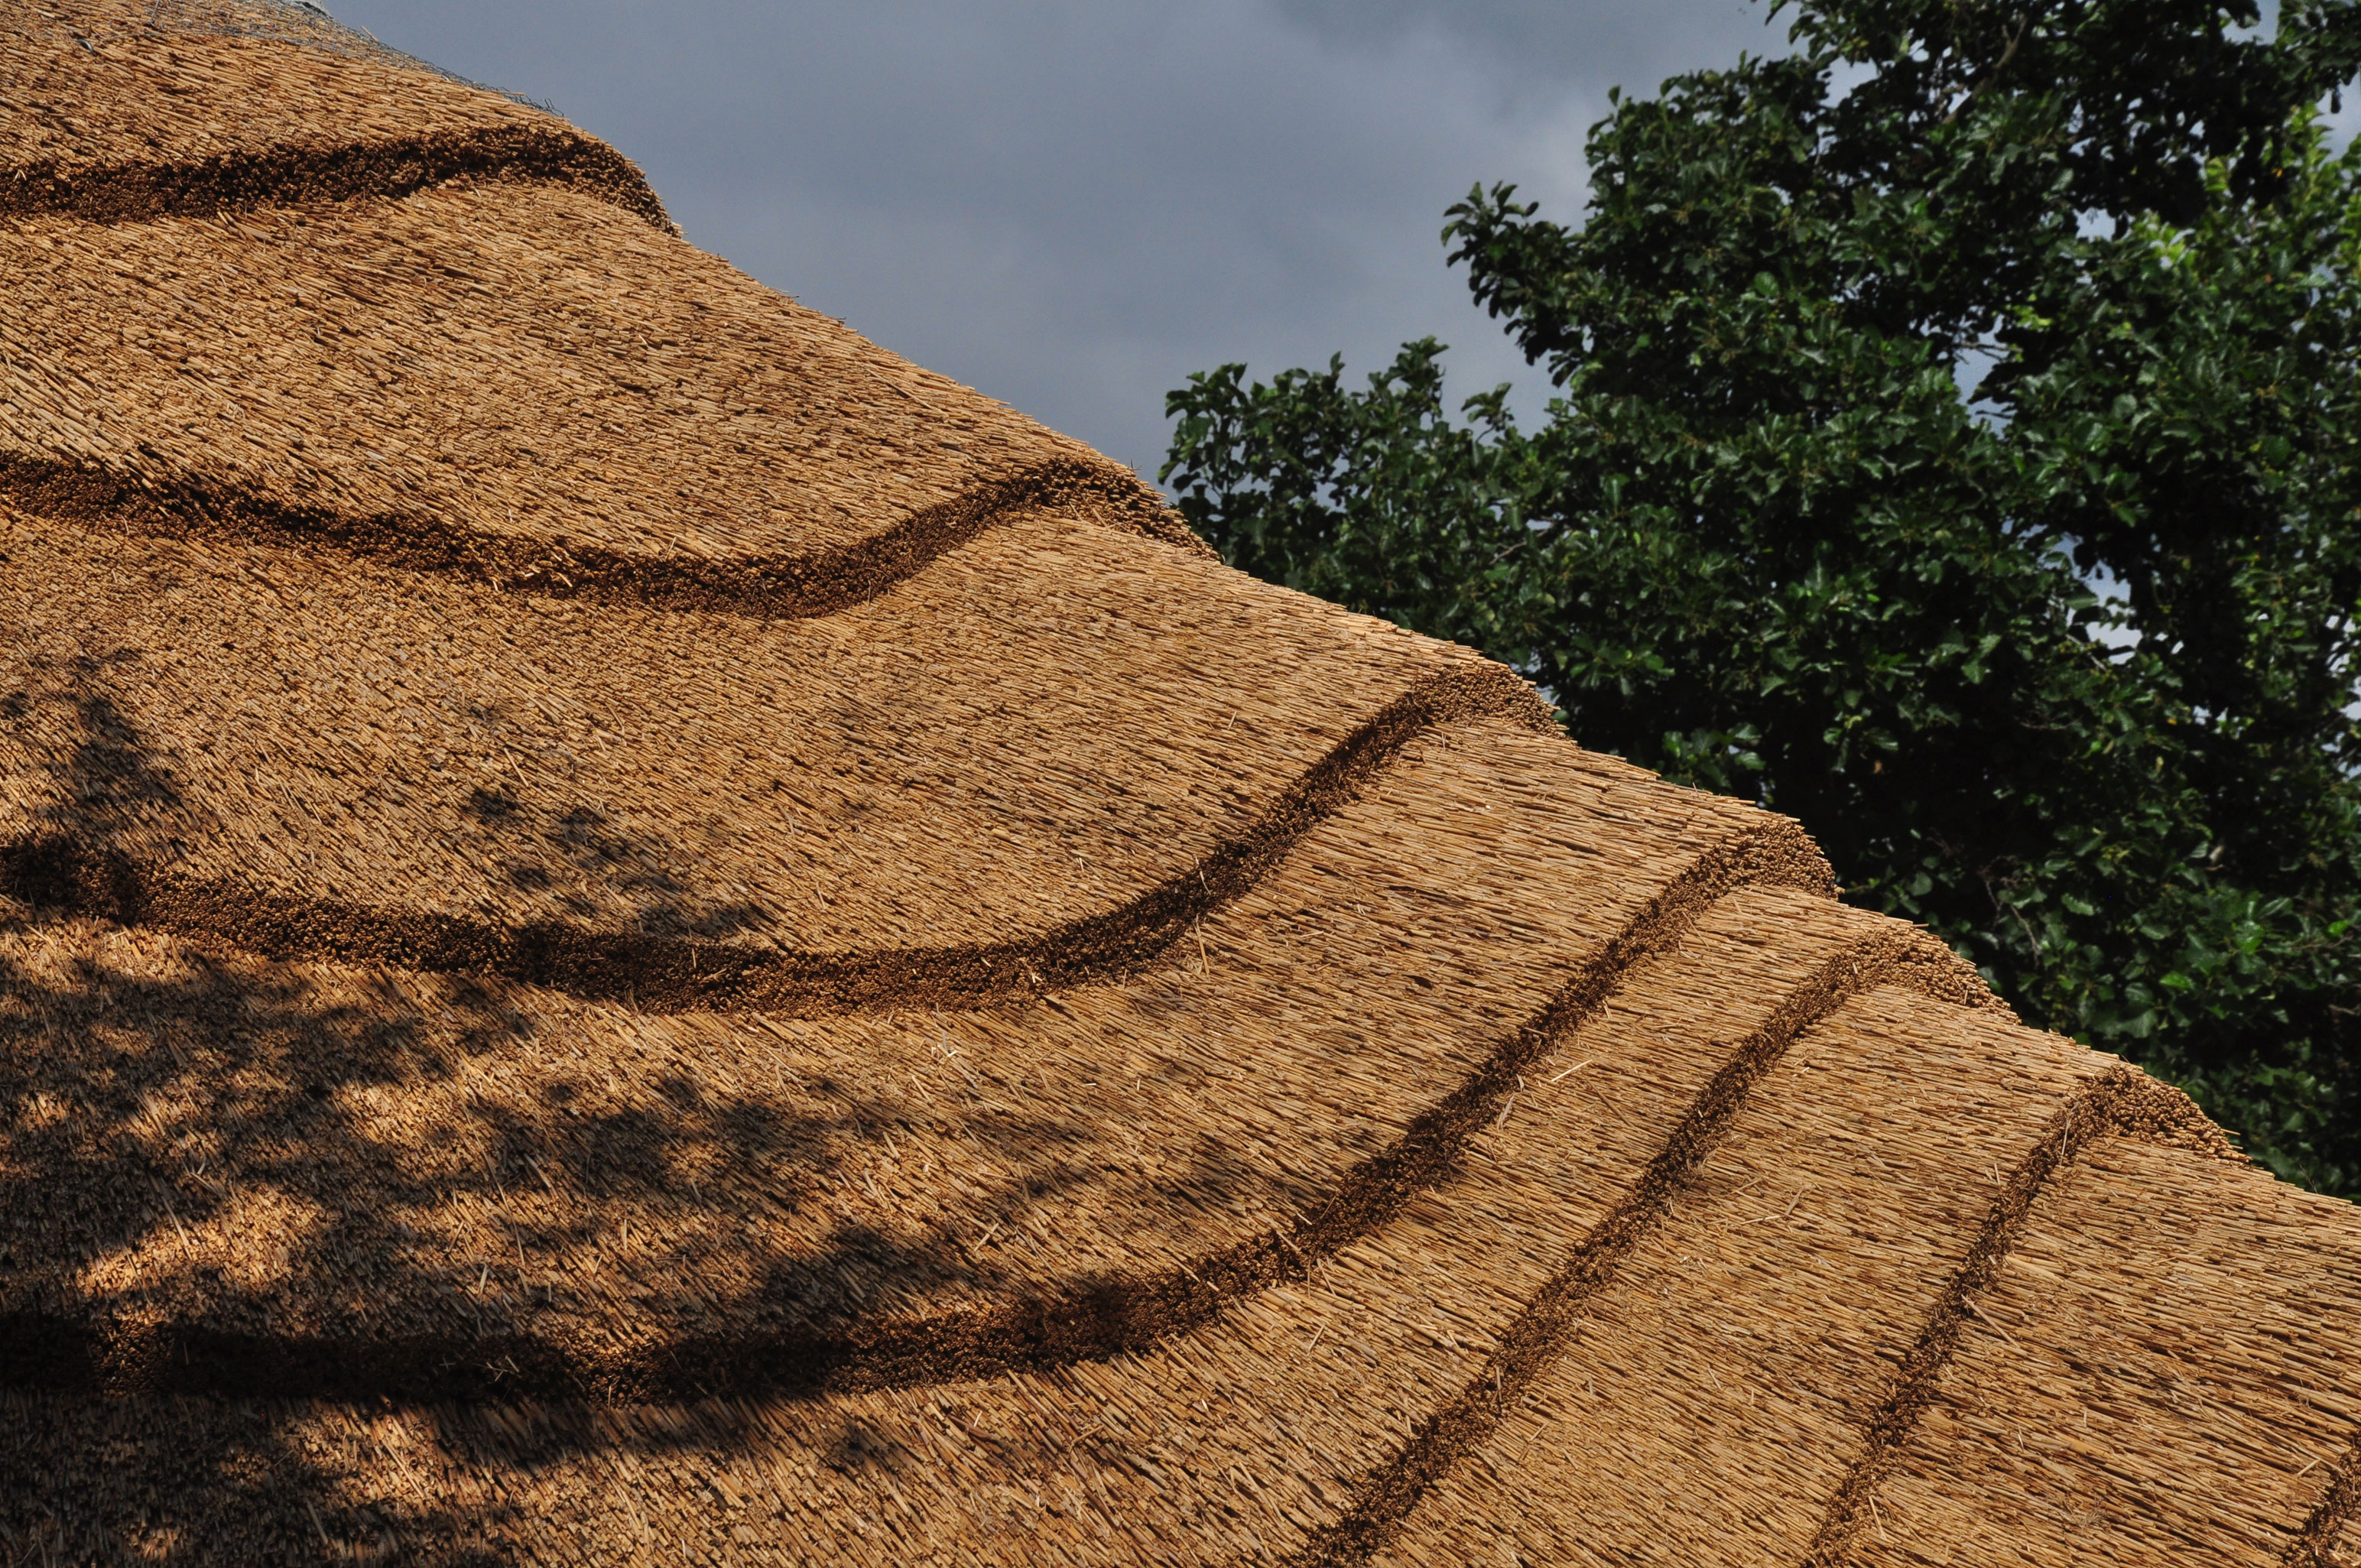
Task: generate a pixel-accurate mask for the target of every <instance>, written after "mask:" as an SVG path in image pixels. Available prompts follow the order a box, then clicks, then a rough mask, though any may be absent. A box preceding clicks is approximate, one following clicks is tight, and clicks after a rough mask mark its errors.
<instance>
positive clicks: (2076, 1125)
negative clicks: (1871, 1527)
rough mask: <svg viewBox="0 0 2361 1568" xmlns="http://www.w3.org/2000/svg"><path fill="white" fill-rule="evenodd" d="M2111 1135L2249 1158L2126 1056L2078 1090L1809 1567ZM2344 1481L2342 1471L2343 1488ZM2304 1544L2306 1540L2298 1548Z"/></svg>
mask: <svg viewBox="0 0 2361 1568" xmlns="http://www.w3.org/2000/svg"><path fill="white" fill-rule="evenodd" d="M2110 1137H2127V1138H2136V1139H2140V1140H2142V1141H2144V1142H2148V1143H2157V1144H2169V1145H2174V1146H2180V1147H2184V1148H2188V1149H2191V1150H2192V1151H2193V1152H2195V1153H2197V1154H2199V1155H2201V1156H2202V1157H2209V1158H2214V1159H2224V1160H2236V1161H2241V1162H2243V1160H2244V1157H2243V1156H2241V1155H2240V1154H2239V1153H2238V1152H2237V1150H2236V1149H2235V1148H2234V1147H2232V1146H2231V1144H2230V1141H2229V1139H2227V1138H2226V1137H2224V1135H2223V1134H2222V1131H2221V1129H2220V1128H2218V1127H2216V1126H2214V1125H2213V1123H2212V1122H2210V1121H2208V1120H2207V1119H2206V1117H2205V1113H2203V1112H2202V1111H2201V1110H2199V1109H2198V1108H2197V1104H2196V1102H2194V1101H2192V1100H2191V1099H2190V1098H2189V1096H2188V1095H2186V1094H2184V1093H2182V1092H2181V1091H2180V1090H2178V1089H2175V1088H2174V1087H2172V1086H2171V1085H2170V1084H2168V1083H2163V1082H2159V1081H2158V1080H2156V1079H2153V1078H2150V1077H2148V1076H2147V1074H2146V1073H2144V1072H2141V1071H2140V1070H2139V1069H2136V1068H2134V1067H2130V1066H2127V1065H2125V1064H2124V1063H2121V1062H2118V1063H2116V1064H2115V1065H2114V1066H2113V1067H2110V1068H2108V1069H2106V1070H2105V1071H2104V1072H2102V1073H2100V1074H2099V1075H2098V1076H2097V1077H2095V1078H2093V1079H2092V1080H2090V1081H2089V1082H2088V1083H2086V1084H2084V1085H2083V1086H2082V1087H2081V1089H2080V1090H2078V1091H2075V1093H2074V1094H2073V1095H2072V1096H2071V1097H2070V1099H2069V1100H2068V1101H2067V1102H2066V1103H2065V1104H2064V1105H2063V1106H2061V1107H2060V1108H2059V1111H2058V1113H2057V1114H2056V1115H2055V1116H2053V1117H2051V1118H2050V1121H2049V1124H2048V1126H2047V1127H2046V1128H2045V1129H2044V1130H2043V1132H2042V1135H2041V1137H2040V1138H2039V1139H2038V1140H2037V1141H2036V1142H2035V1144H2034V1146H2032V1147H2031V1148H2030V1149H2028V1150H2027V1151H2026V1154H2025V1157H2023V1158H2022V1159H2020V1160H2018V1161H2017V1163H2016V1166H2015V1168H2014V1169H2012V1170H2011V1171H2010V1172H2009V1175H2008V1179H2007V1181H2006V1182H2005V1183H2004V1185H2003V1186H2002V1188H2001V1190H2000V1193H1999V1195H1998V1196H1997V1197H1995V1198H1994V1199H1993V1206H1992V1209H1991V1211H1990V1212H1988V1213H1987V1214H1986V1215H1985V1217H1984V1222H1983V1223H1982V1225H1981V1226H1980V1227H1979V1228H1978V1230H1977V1232H1976V1237H1975V1240H1974V1241H1973V1242H1972V1243H1971V1244H1970V1245H1969V1247H1968V1252H1967V1255H1966V1256H1965V1257H1964V1258H1962V1259H1961V1260H1960V1266H1959V1267H1958V1268H1957V1269H1955V1270H1954V1271H1953V1272H1952V1275H1951V1277H1950V1279H1949V1281H1948V1282H1947V1283H1946V1284H1945V1286H1944V1288H1943V1293H1942V1294H1941V1295H1940V1296H1938V1297H1937V1298H1936V1299H1935V1304H1934V1306H1933V1308H1932V1309H1930V1310H1929V1311H1928V1312H1927V1321H1926V1324H1925V1326H1924V1327H1922V1328H1921V1329H1920V1330H1919V1332H1918V1337H1917V1338H1916V1341H1914V1342H1913V1343H1912V1344H1911V1346H1910V1349H1909V1351H1908V1353H1907V1354H1905V1355H1904V1356H1903V1358H1902V1364H1901V1365H1900V1366H1899V1367H1897V1368H1896V1369H1895V1371H1894V1376H1893V1379H1892V1381H1891V1382H1890V1383H1889V1384H1888V1385H1887V1388H1886V1394H1885V1397H1884V1398H1883V1400H1882V1401H1881V1402H1880V1404H1879V1405H1878V1409H1877V1414H1876V1415H1875V1416H1874V1417H1873V1418H1872V1420H1871V1421H1870V1423H1869V1428H1868V1431H1867V1435H1866V1440H1865V1442H1863V1444H1862V1448H1861V1454H1860V1456H1859V1457H1858V1458H1856V1459H1855V1460H1854V1461H1853V1464H1852V1468H1851V1469H1850V1471H1848V1472H1847V1473H1846V1475H1845V1478H1844V1480H1843V1481H1842V1482H1841V1483H1840V1484H1839V1486H1838V1487H1837V1491H1836V1494H1835V1496H1834V1497H1831V1498H1830V1499H1829V1502H1828V1510H1827V1512H1826V1513H1825V1514H1824V1515H1823V1516H1822V1519H1821V1523H1820V1527H1819V1529H1818V1530H1817V1531H1816V1532H1815V1533H1814V1535H1813V1537H1812V1546H1811V1550H1810V1552H1807V1553H1806V1555H1805V1558H1804V1568H1836V1565H1837V1564H1838V1563H1840V1562H1841V1561H1842V1560H1843V1559H1844V1556H1845V1552H1846V1548H1847V1547H1848V1545H1849V1544H1850V1541H1851V1540H1852V1537H1853V1533H1854V1532H1855V1531H1856V1530H1859V1529H1860V1527H1861V1518H1862V1515H1863V1513H1864V1512H1865V1509H1864V1507H1863V1505H1864V1504H1865V1503H1866V1502H1867V1500H1868V1499H1869V1497H1871V1495H1872V1493H1874V1492H1875V1491H1876V1489H1877V1487H1878V1486H1879V1484H1880V1483H1881V1482H1882V1481H1883V1479H1884V1476H1885V1474H1886V1472H1887V1471H1888V1470H1889V1469H1890V1468H1891V1466H1892V1465H1893V1464H1894V1460H1895V1459H1896V1458H1897V1457H1898V1456H1899V1455H1900V1453H1901V1452H1902V1449H1903V1446H1904V1444H1905V1443H1906V1442H1908V1441H1909V1438H1910V1434H1911V1432H1912V1431H1914V1430H1915V1429H1916V1426H1917V1424H1918V1420H1919V1418H1920V1417H1921V1416H1923V1415H1924V1414H1925V1413H1926V1411H1927V1407H1929V1406H1930V1405H1932V1404H1933V1403H1934V1401H1935V1395H1936V1387H1937V1385H1938V1383H1939V1382H1940V1381H1941V1379H1942V1376H1943V1369H1944V1368H1945V1367H1946V1366H1947V1365H1949V1363H1950V1360H1951V1357H1952V1356H1953V1354H1956V1353H1957V1351H1958V1350H1959V1347H1960V1340H1961V1339H1962V1338H1963V1336H1964V1335H1965V1332H1966V1329H1967V1323H1968V1320H1969V1318H1970V1316H1971V1314H1972V1313H1973V1311H1974V1308H1973V1305H1972V1300H1973V1298H1975V1297H1977V1296H1980V1295H1982V1294H1983V1293H1985V1292H1986V1291H1988V1290H1990V1289H1991V1288H1992V1287H1993V1283H1994V1281H1995V1280H1996V1279H1997V1278H1998V1277H1999V1274H2000V1269H2001V1265H2002V1264H2003V1263H2004V1262H2005V1261H2006V1259H2007V1257H2008V1254H2009V1252H2010V1250H2011V1249H2012V1248H2014V1247H2015V1245H2016V1242H2017V1238H2018V1237H2019V1236H2020V1235H2022V1234H2024V1231H2025V1227H2026V1221H2027V1220H2028V1219H2029V1218H2030V1216H2031V1214H2032V1212H2033V1207H2034V1205H2035V1204H2036V1203H2037V1202H2038V1201H2040V1198H2041V1195H2042V1193H2043V1191H2044V1190H2046V1189H2047V1188H2048V1185H2049V1183H2050V1182H2051V1181H2052V1180H2054V1179H2056V1178H2057V1176H2058V1175H2059V1172H2061V1171H2063V1170H2064V1169H2065V1168H2067V1167H2069V1166H2070V1165H2071V1164H2073V1162H2074V1161H2075V1160H2076V1159H2078V1158H2080V1157H2081V1156H2082V1154H2083V1153H2084V1152H2085V1151H2087V1150H2088V1149H2090V1148H2091V1147H2092V1146H2093V1145H2095V1144H2097V1143H2099V1142H2100V1141H2101V1140H2103V1139H2105V1138H2110ZM2342 1480H2343V1477H2342V1476H2340V1477H2339V1483H2340V1484H2341V1482H2342ZM2336 1497H2337V1487H2336V1486H2334V1485H2333V1486H2331V1487H2330V1491H2329V1498H2328V1502H2324V1503H2323V1506H2322V1509H2321V1513H2323V1514H2324V1513H2326V1512H2327V1510H2328V1505H2329V1503H2332V1502H2334V1501H2335V1500H2336ZM2347 1506H2348V1507H2349V1506H2350V1499H2348V1501H2347ZM2318 1517H2320V1516H2319V1515H2318V1514H2316V1515H2315V1518H2318ZM2328 1528H2329V1529H2331V1530H2333V1528H2334V1526H2333V1525H2331V1526H2329V1527H2328ZM2306 1533H2307V1535H2308V1534H2309V1531H2307V1532H2306ZM2331 1539H2333V1536H2331V1535H2329V1534H2325V1533H2324V1534H2323V1536H2322V1537H2321V1540H2322V1541H2328V1540H2331ZM2301 1544H2302V1541H2301V1539H2299V1541H2298V1543H2297V1545H2298V1547H2299V1548H2300V1547H2301ZM2288 1561H2289V1562H2290V1563H2308V1562H2310V1561H2311V1559H2310V1558H2306V1557H2299V1556H2296V1555H2294V1554H2293V1550H2292V1549H2291V1552H2290V1557H2289V1559H2288Z"/></svg>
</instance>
